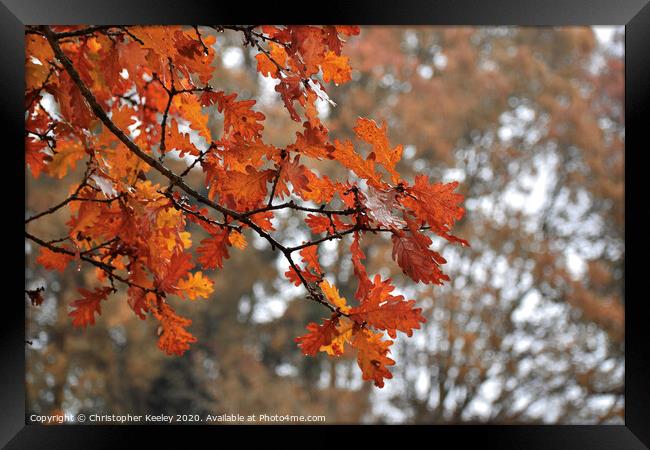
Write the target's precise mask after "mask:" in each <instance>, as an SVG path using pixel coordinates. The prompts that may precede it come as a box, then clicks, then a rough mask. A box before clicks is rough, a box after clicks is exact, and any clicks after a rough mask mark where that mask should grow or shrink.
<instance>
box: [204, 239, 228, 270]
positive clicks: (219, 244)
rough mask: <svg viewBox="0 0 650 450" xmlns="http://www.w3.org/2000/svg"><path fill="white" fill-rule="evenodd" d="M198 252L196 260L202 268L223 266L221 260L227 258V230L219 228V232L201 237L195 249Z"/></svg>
mask: <svg viewBox="0 0 650 450" xmlns="http://www.w3.org/2000/svg"><path fill="white" fill-rule="evenodd" d="M197 252H198V253H199V257H198V262H199V264H201V267H203V268H204V269H216V268H219V269H221V268H223V260H224V259H228V258H229V257H230V254H229V252H228V231H227V230H221V231H220V232H219V233H217V234H214V235H212V236H210V237H209V238H206V239H203V240H202V241H201V245H200V246H199V248H198V249H197Z"/></svg>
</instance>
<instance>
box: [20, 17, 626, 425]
mask: <svg viewBox="0 0 650 450" xmlns="http://www.w3.org/2000/svg"><path fill="white" fill-rule="evenodd" d="M622 41H623V31H622V29H613V28H609V29H604V28H600V29H592V28H587V27H579V28H544V27H539V28H520V27H507V28H504V27H499V28H495V27H490V28H459V27H415V28H407V27H362V32H361V35H360V36H358V37H355V38H352V39H350V42H349V43H348V44H347V45H346V47H345V50H344V53H345V54H346V55H347V56H349V57H350V58H351V61H350V64H351V66H352V68H353V74H352V76H353V80H352V81H351V82H349V83H347V84H345V85H342V86H340V87H332V88H331V89H330V91H329V93H330V97H331V98H332V100H333V101H334V102H336V104H337V105H338V106H332V105H330V104H327V103H325V102H323V103H321V104H320V108H319V109H320V111H321V114H322V115H323V117H324V122H325V123H326V124H327V125H328V127H329V129H330V130H331V137H332V139H334V138H338V139H343V138H348V137H351V135H352V133H353V132H352V130H351V125H350V124H353V123H355V121H356V118H357V117H358V116H366V117H370V118H373V119H375V120H377V121H379V120H386V121H387V123H388V125H389V130H390V139H391V143H394V144H397V143H401V144H404V148H405V150H404V158H403V160H402V162H401V163H400V165H401V166H400V167H399V170H400V173H402V174H404V175H405V176H407V177H408V175H409V174H410V176H411V177H413V176H415V175H416V174H419V173H424V174H427V175H429V176H431V177H433V178H434V179H435V180H442V181H451V180H459V181H461V189H462V191H461V192H462V193H463V195H465V196H466V203H465V206H466V209H467V213H466V216H465V218H464V219H463V220H462V222H460V223H459V224H458V225H457V227H456V228H455V230H454V231H455V234H456V235H458V236H460V237H462V238H464V239H467V240H469V241H470V243H471V245H472V247H471V248H453V247H452V246H446V245H445V243H444V242H436V243H434V245H438V250H439V251H440V252H441V253H442V255H443V256H444V257H445V258H446V259H447V260H448V264H447V265H446V272H447V273H448V274H449V275H450V277H451V280H452V281H451V282H450V283H448V285H447V286H445V287H439V286H435V287H431V286H415V285H414V284H413V283H412V282H409V281H408V280H406V279H405V278H403V275H402V274H401V273H399V270H395V267H397V266H396V265H394V264H391V261H390V260H391V256H390V252H391V245H390V241H388V240H385V239H383V238H381V237H377V238H376V239H367V240H366V241H364V244H365V245H364V252H365V253H366V255H367V256H368V259H367V262H368V263H369V267H368V269H369V273H373V272H378V273H381V274H382V276H391V277H393V279H394V280H395V282H396V284H397V286H398V287H399V288H401V290H402V292H401V293H402V294H404V295H405V296H407V297H409V298H416V299H417V301H418V303H419V305H420V306H421V307H423V308H424V310H425V311H424V313H425V316H426V317H427V318H428V322H427V323H426V324H424V326H423V329H422V330H420V331H417V332H416V333H415V335H414V337H413V338H412V339H406V340H399V341H398V343H396V345H395V346H393V353H394V354H395V356H396V357H397V358H395V359H397V360H398V364H397V365H395V366H393V367H392V368H391V371H392V372H393V374H394V378H393V379H392V380H390V381H388V382H387V383H386V387H385V388H384V389H382V390H379V389H376V388H374V387H372V386H371V385H370V384H369V383H363V382H362V381H361V377H360V375H359V374H358V373H357V371H358V368H357V366H356V363H355V362H354V361H353V360H351V359H347V360H346V359H338V360H334V359H328V358H327V357H325V356H324V355H321V356H319V357H317V358H307V357H304V356H303V355H302V353H301V352H300V351H299V350H298V349H297V347H296V346H295V343H294V342H293V339H292V338H293V337H294V336H297V335H299V334H302V333H303V327H304V324H305V323H306V322H307V321H309V320H316V321H318V319H320V318H321V315H322V314H323V311H322V309H321V308H318V306H319V305H314V304H312V303H310V302H306V301H305V300H304V299H303V298H302V297H303V296H304V293H303V291H302V290H301V289H300V288H296V287H294V286H292V285H291V284H290V283H289V282H288V281H286V280H285V279H284V277H283V275H282V274H283V272H284V271H285V270H286V267H284V263H283V261H282V260H281V259H280V258H278V255H276V254H275V253H273V252H271V251H270V249H268V248H267V246H266V243H264V242H259V241H258V240H257V239H255V238H254V237H253V236H248V238H249V242H250V245H251V247H254V248H252V249H248V250H247V251H246V252H237V251H234V252H233V254H232V258H231V259H230V260H228V261H227V263H226V264H225V267H224V269H223V270H220V271H218V272H217V273H216V274H214V276H213V279H214V281H215V295H214V296H213V298H211V299H210V300H209V301H206V302H202V303H199V302H196V303H193V304H192V308H183V307H184V306H185V305H183V304H180V303H179V304H178V307H179V312H180V313H181V314H184V315H186V316H187V317H190V318H191V319H192V320H193V324H192V326H191V331H192V333H193V334H194V335H196V337H197V338H198V342H197V343H195V344H194V345H193V346H192V349H191V350H190V351H189V352H188V353H187V354H186V355H185V356H183V357H181V358H179V357H168V356H166V355H164V354H163V353H162V352H160V351H159V350H158V348H157V347H156V345H155V340H156V329H155V325H154V324H153V322H151V321H145V322H143V321H140V320H139V319H138V318H137V317H135V316H134V315H133V313H132V311H131V309H130V308H129V306H128V304H127V302H126V295H125V292H122V296H123V301H119V298H117V297H116V298H114V299H113V300H112V301H111V302H106V304H105V306H104V307H105V309H106V313H104V314H102V316H101V317H100V318H99V320H98V322H97V324H96V325H95V326H94V327H91V328H88V329H86V330H83V329H82V330H78V329H73V328H72V326H71V324H70V319H69V317H68V316H67V313H68V310H69V308H68V305H69V303H70V302H71V301H72V300H73V299H74V298H75V297H76V290H75V287H76V286H79V285H83V284H84V283H85V281H86V280H88V281H90V279H91V278H92V274H91V273H90V272H89V271H90V270H91V269H88V272H87V269H85V268H83V269H82V270H80V271H79V270H76V268H72V267H71V268H69V269H68V270H67V271H66V272H65V273H64V274H62V275H60V274H59V273H58V272H45V271H43V270H42V269H40V268H36V266H35V264H34V259H35V255H34V248H33V247H32V246H30V244H29V243H27V242H26V247H25V248H26V254H27V267H26V275H25V277H26V280H25V281H26V288H29V289H32V288H34V287H38V286H44V287H45V288H46V290H45V294H44V298H45V301H44V302H43V303H42V304H41V305H40V306H32V305H31V304H30V301H29V299H27V298H26V300H25V301H26V313H27V314H26V317H27V323H26V339H27V340H28V341H30V342H31V344H27V345H26V355H27V375H26V376H27V396H28V398H27V405H28V411H29V412H36V413H51V412H53V411H65V412H67V413H73V414H74V413H77V412H86V413H92V412H97V413H116V414H117V413H131V414H145V413H163V412H164V413H184V414H188V413H198V414H206V413H211V414H215V413H216V414H222V413H239V414H260V413H269V414H297V415H301V414H302V415H310V414H319V415H321V414H322V415H326V416H327V422H328V423H359V422H370V423H375V422H389V423H476V422H480V423H483V422H493V423H539V422H541V423H623V411H624V395H623V394H624V385H623V381H624V256H625V253H624V248H625V247H624V197H623V196H624V109H623V93H624V81H623V80H624V78H623V76H624V75H623V45H622ZM216 46H217V50H218V52H219V55H220V58H219V60H218V67H217V70H216V71H215V74H216V76H215V79H214V80H212V82H211V85H212V86H214V87H216V88H219V89H226V90H233V91H238V92H239V93H240V97H243V98H253V99H256V100H257V101H258V103H259V105H258V108H259V110H261V111H263V112H264V114H265V115H266V116H267V120H266V122H265V130H264V133H265V140H266V141H267V142H270V143H273V144H274V145H277V146H282V145H286V144H288V143H290V142H292V140H293V139H294V136H295V134H294V133H295V131H298V130H299V127H300V125H299V124H298V125H296V124H295V123H294V122H292V121H291V120H290V118H289V117H288V115H287V113H286V111H284V110H283V108H282V106H281V104H280V102H279V98H278V97H277V94H276V93H275V92H274V91H273V81H270V80H268V79H264V78H262V77H260V76H258V75H257V73H256V71H255V65H256V61H255V59H254V57H253V54H254V52H252V51H251V52H249V51H248V49H246V48H244V47H243V45H242V42H241V35H238V34H236V33H228V32H226V33H220V34H219V35H218V38H217V44H216ZM210 120H211V126H212V128H213V130H218V129H220V127H221V126H222V124H220V123H219V121H220V120H221V118H220V116H219V115H215V116H214V117H212V118H211V119H210ZM215 135H218V134H215ZM178 164H179V166H178V167H180V162H178ZM316 168H317V169H318V170H319V172H320V173H324V174H331V171H332V170H336V169H335V168H333V167H331V166H330V165H329V164H328V162H327V161H322V162H317V163H316ZM78 170H81V168H78ZM79 175H80V174H79V173H71V174H69V175H68V177H76V178H79ZM190 176H191V177H195V179H194V184H195V185H196V184H198V183H196V182H197V181H198V179H200V178H202V176H203V175H202V173H201V171H200V169H199V170H195V171H193V172H192V173H191V174H190ZM27 177H28V179H27V186H26V190H27V205H26V217H27V216H29V215H31V214H32V213H33V212H36V211H41V210H43V209H45V208H46V207H47V206H48V205H51V204H53V203H54V202H56V201H57V200H60V199H61V198H64V197H65V196H66V195H67V192H63V191H62V186H65V185H66V183H57V182H55V181H54V180H52V179H48V178H41V179H39V180H34V179H33V178H31V176H30V175H29V174H27ZM190 182H192V180H190ZM66 215H67V212H65V211H59V213H57V214H56V215H55V216H53V217H51V219H50V220H49V221H46V222H41V223H38V224H34V225H33V226H34V227H35V228H34V232H35V233H36V234H39V235H43V236H46V237H48V236H49V237H50V238H51V239H55V238H58V237H59V236H62V235H65V228H64V224H65V221H66V220H67V216H66ZM36 227H41V228H40V229H38V228H36ZM276 228H277V229H278V230H279V231H278V232H279V233H280V235H281V236H283V237H284V239H285V241H287V242H289V243H300V242H301V241H302V238H303V237H304V236H306V235H307V234H308V230H306V229H302V228H301V225H300V222H299V221H297V220H292V218H291V217H290V216H287V217H284V218H281V219H280V220H279V223H278V224H277V225H276ZM201 237H202V236H201V231H200V230H199V229H195V230H194V232H193V241H195V242H198V241H199V240H200V239H201ZM346 245H349V242H347V241H345V242H338V241H336V242H329V243H328V244H327V245H326V246H325V248H323V249H322V250H321V262H322V263H323V264H322V265H323V267H324V268H325V269H326V270H327V271H328V275H329V276H331V277H332V279H333V281H335V282H336V285H337V286H338V287H339V288H340V290H341V293H342V295H344V296H347V297H351V296H352V295H353V292H354V289H355V285H354V282H353V281H352V280H351V277H350V275H351V272H352V267H351V262H350V261H349V259H348V258H347V257H346V256H345V252H344V251H343V250H344V247H345V246H346Z"/></svg>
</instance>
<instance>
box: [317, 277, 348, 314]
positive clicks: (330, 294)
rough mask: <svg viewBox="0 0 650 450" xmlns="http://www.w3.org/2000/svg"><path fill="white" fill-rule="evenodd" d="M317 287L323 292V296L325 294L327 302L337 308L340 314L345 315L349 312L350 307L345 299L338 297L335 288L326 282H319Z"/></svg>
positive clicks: (337, 291)
mask: <svg viewBox="0 0 650 450" xmlns="http://www.w3.org/2000/svg"><path fill="white" fill-rule="evenodd" d="M319 286H320V288H321V289H322V290H323V294H325V297H327V300H329V301H330V303H331V304H332V305H334V306H336V307H337V308H339V309H340V310H341V312H343V313H345V314H347V313H348V312H349V311H350V307H349V306H348V303H347V301H346V300H345V297H341V296H340V295H339V290H338V289H336V286H333V285H331V284H330V283H329V281H327V280H323V281H321V282H320V284H319Z"/></svg>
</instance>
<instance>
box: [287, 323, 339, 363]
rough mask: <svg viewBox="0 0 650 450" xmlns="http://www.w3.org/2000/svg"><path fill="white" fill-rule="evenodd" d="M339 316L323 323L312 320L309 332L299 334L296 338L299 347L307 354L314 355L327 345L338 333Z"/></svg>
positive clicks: (308, 328)
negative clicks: (319, 323)
mask: <svg viewBox="0 0 650 450" xmlns="http://www.w3.org/2000/svg"><path fill="white" fill-rule="evenodd" d="M337 323H338V317H333V318H331V319H327V320H325V321H324V322H323V324H322V325H318V324H317V323H314V322H311V323H309V324H308V325H307V330H309V333H307V334H305V335H303V336H299V337H297V338H295V339H294V340H295V341H296V342H297V343H298V347H300V349H301V350H302V352H303V353H304V354H305V355H308V356H314V355H316V353H318V351H319V350H320V348H321V347H322V346H327V345H329V344H330V343H331V342H332V339H333V338H334V336H335V335H336V324H337Z"/></svg>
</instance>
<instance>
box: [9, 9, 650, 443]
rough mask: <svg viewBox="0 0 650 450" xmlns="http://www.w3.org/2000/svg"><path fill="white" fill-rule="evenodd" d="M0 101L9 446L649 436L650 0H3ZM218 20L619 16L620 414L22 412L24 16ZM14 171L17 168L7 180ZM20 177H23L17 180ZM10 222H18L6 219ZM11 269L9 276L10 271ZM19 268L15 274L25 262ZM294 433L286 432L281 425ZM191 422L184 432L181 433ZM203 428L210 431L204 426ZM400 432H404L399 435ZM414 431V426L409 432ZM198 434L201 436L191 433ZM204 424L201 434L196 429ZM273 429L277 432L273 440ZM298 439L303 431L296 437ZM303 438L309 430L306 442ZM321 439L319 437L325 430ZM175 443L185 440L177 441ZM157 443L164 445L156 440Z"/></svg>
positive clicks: (500, 20) (473, 21)
mask: <svg viewBox="0 0 650 450" xmlns="http://www.w3.org/2000/svg"><path fill="white" fill-rule="evenodd" d="M0 23H1V24H0V58H1V59H2V67H1V69H0V74H1V78H0V86H1V87H2V94H3V98H2V100H1V101H0V114H1V115H2V123H3V124H4V125H5V126H6V131H5V135H4V136H3V137H4V139H3V141H2V142H3V144H4V145H3V147H4V148H3V150H4V152H5V157H4V158H3V159H2V166H3V167H2V169H3V170H2V171H1V172H0V174H2V175H1V176H2V183H3V189H2V193H1V194H0V198H2V201H3V203H4V204H5V205H7V204H8V205H10V206H11V208H12V209H13V210H14V211H13V212H12V213H10V214H8V215H7V216H6V217H5V218H6V219H7V220H6V221H4V224H5V227H3V228H5V229H6V230H5V232H4V233H3V234H2V236H3V237H2V239H1V240H0V242H1V243H2V248H3V250H4V251H3V252H2V256H3V263H4V264H3V266H4V271H3V274H4V275H5V277H4V284H5V286H7V285H8V286H10V287H11V289H10V290H9V291H7V290H5V291H4V292H6V293H7V294H8V293H9V292H11V294H10V295H4V296H3V297H4V298H3V299H2V301H3V302H4V305H3V308H2V314H1V315H0V317H1V318H2V321H1V324H2V325H0V334H1V338H0V349H1V352H2V363H1V364H0V401H1V405H2V408H1V409H0V444H2V445H6V448H9V449H17V448H29V449H36V448H48V449H53V448H66V449H71V448H93V449H95V448H130V447H132V446H134V445H135V441H134V440H133V437H132V433H133V432H137V433H138V434H144V435H145V436H143V437H146V439H147V441H146V442H147V446H148V447H153V446H154V445H155V444H154V441H160V442H161V443H166V444H167V445H169V444H174V443H178V445H174V447H180V446H181V445H182V446H183V447H185V446H190V445H193V444H192V442H194V443H196V445H198V442H199V441H198V439H201V438H207V439H215V438H216V437H217V436H219V441H213V442H214V443H215V444H217V443H218V442H222V443H225V442H226V441H222V440H221V439H224V436H223V433H227V434H230V433H233V432H237V433H239V432H244V433H248V432H249V431H250V430H251V429H254V430H255V431H260V430H261V431H262V432H263V433H264V434H265V435H267V434H268V435H269V436H268V438H269V439H273V440H272V441H271V440H268V441H267V442H276V443H280V442H288V443H292V442H304V443H305V445H306V443H307V442H314V441H318V440H319V439H317V438H316V437H315V436H316V434H320V433H322V434H326V435H327V436H328V437H329V439H335V440H333V441H332V444H334V443H335V442H338V444H337V445H340V444H341V443H344V442H345V439H347V437H348V436H350V435H351V434H352V433H357V432H358V431H365V432H366V434H369V437H370V438H371V439H372V440H377V441H380V442H382V443H383V442H385V438H387V437H389V436H390V437H395V438H398V435H400V436H399V439H400V441H401V442H406V443H409V445H410V444H411V443H412V444H415V441H413V440H414V439H418V440H419V439H420V438H424V439H426V440H425V441H423V442H424V443H427V442H429V443H430V444H427V445H435V446H440V445H444V444H442V441H448V442H453V443H454V446H457V445H459V444H460V445H463V444H474V445H481V446H483V447H484V448H485V447H487V448H519V449H537V448H540V449H551V448H552V449H582V448H585V449H641V448H648V447H650V426H648V425H650V418H649V415H648V405H650V389H649V386H648V381H649V380H650V357H649V353H650V347H649V346H648V343H649V342H650V339H648V328H649V327H648V326H646V325H645V322H646V316H645V314H643V312H644V308H643V305H644V303H646V302H647V299H646V298H645V296H643V295H641V294H642V289H643V287H642V278H643V271H644V270H645V266H646V265H645V264H644V262H643V260H642V257H643V256H644V255H645V254H647V251H648V245H647V244H648V238H647V234H648V231H647V230H648V229H649V220H648V218H649V217H650V215H649V214H648V213H647V211H646V210H645V209H643V206H642V205H643V203H644V200H645V199H644V194H643V192H644V183H643V177H644V172H645V171H646V168H645V166H644V164H643V161H642V158H643V155H644V153H646V152H648V150H649V148H648V147H649V145H648V141H649V140H650V139H648V138H647V137H646V136H645V130H644V127H646V126H648V124H650V120H649V114H648V112H649V110H650V51H648V50H650V3H649V0H618V1H612V0H610V1H605V0H572V1H569V0H526V1H523V0H490V1H487V0H486V1H482V2H479V1H477V0H437V1H428V2H425V1H416V0H401V1H399V2H391V3H386V4H379V2H371V1H368V0H366V1H357V2H354V3H352V2H343V1H328V2H321V3H306V2H288V1H285V2H281V3H277V2H267V3H266V4H264V5H255V6H252V5H251V4H250V3H244V2H228V3H220V2H216V1H210V2H208V1H200V0H191V1H190V0H175V1H168V0H164V1H163V0H158V1H156V2H146V1H141V0H112V1H110V2H97V1H91V0H2V1H1V4H0ZM194 23H198V24H207V23H210V24H219V23H292V24H295V23H318V24H325V23H337V24H340V23H355V24H362V25H363V24H431V25H434V24H435V25H530V26H541V25H558V26H560V25H624V26H625V120H626V121H625V126H626V155H625V159H626V168H625V176H626V180H625V182H626V191H625V202H626V207H625V213H626V217H625V236H626V239H627V241H628V242H630V243H632V245H630V246H627V248H626V262H628V264H626V265H625V277H626V280H627V282H626V283H625V284H626V285H625V287H626V293H627V297H626V302H625V326H626V343H625V344H626V345H625V348H626V364H625V365H626V371H625V425H620V426H616V425H602V426H555V425H553V426H551V425H549V426H491V425H490V426H470V425H462V426H418V427H408V429H405V428H406V427H402V426H392V427H369V431H370V433H368V428H366V427H363V429H361V430H359V428H360V427H350V426H333V427H313V426H295V427H288V426H277V427H263V428H259V427H250V426H248V427H245V428H243V427H241V426H231V427H229V426H221V427H205V426H198V427H197V426H192V427H190V426H186V425H176V426H174V425H172V426H157V428H155V429H153V428H151V427H150V426H82V425H71V426H58V427H49V426H43V425H26V417H25V406H26V405H25V386H24V385H25V350H24V348H25V347H24V346H25V342H24V340H25V334H24V331H25V328H24V323H25V321H24V319H25V310H24V302H21V301H20V300H19V294H18V292H15V293H14V292H13V289H16V291H18V289H23V288H24V286H23V287H21V286H20V285H21V283H22V281H21V278H22V276H20V274H19V272H20V271H21V270H24V266H22V267H21V265H20V264H19V263H17V262H16V260H14V257H16V258H17V259H18V257H19V255H21V254H22V255H23V257H24V243H23V240H21V239H18V236H20V227H24V223H22V224H19V218H20V217H21V216H23V215H24V204H25V197H24V194H25V190H24V189H21V188H20V186H23V187H24V186H25V177H24V174H25V169H24V167H25V165H24V152H23V151H22V148H23V146H24V134H23V130H24V105H23V102H24V99H23V91H24V73H23V72H24V26H25V25H35V24H60V25H62V24H97V25H101V24H194ZM14 177H15V179H13V178H14ZM21 183H22V184H21ZM13 227H15V228H17V230H12V228H13ZM14 271H15V275H13V276H12V275H11V273H14ZM23 275H24V273H23ZM287 432H289V433H290V434H291V438H290V439H289V440H284V439H286V437H285V434H286V435H287V437H288V434H289V433H287ZM188 433H192V434H193V436H191V437H190V436H188ZM208 433H209V435H208ZM406 433H408V435H409V440H408V441H403V440H402V439H404V436H403V435H404V434H406ZM412 433H416V434H418V435H421V436H417V437H416V436H414V435H413V434H412ZM195 434H198V436H194V435H195ZM200 435H205V436H200ZM279 439H282V441H279ZM303 439H305V441H303ZM307 440H309V441H307ZM323 442H326V441H323ZM181 443H182V444H181ZM165 447H166V445H165V446H163V448H165Z"/></svg>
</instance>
